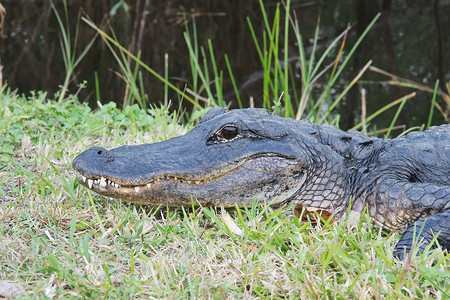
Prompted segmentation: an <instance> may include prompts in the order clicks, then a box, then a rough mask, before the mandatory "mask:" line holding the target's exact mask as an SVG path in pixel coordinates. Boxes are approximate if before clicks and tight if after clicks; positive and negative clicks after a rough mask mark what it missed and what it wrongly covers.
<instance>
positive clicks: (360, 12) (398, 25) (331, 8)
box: [0, 0, 450, 128]
mask: <svg viewBox="0 0 450 300" xmlns="http://www.w3.org/2000/svg"><path fill="white" fill-rule="evenodd" d="M1 3H2V4H3V6H4V7H5V9H6V19H5V23H4V28H3V31H2V39H1V48H0V58H1V63H2V65H3V66H4V68H3V81H6V82H7V83H8V85H9V86H10V87H11V88H13V89H17V90H18V92H20V93H27V92H29V91H30V90H44V91H47V92H48V93H49V94H50V95H53V93H55V92H56V91H57V90H58V88H59V86H61V85H62V83H63V80H64V76H65V73H66V71H65V68H64V63H63V57H62V54H61V46H60V29H59V27H58V23H57V21H56V18H55V15H54V12H53V11H52V9H51V5H50V2H49V1H24V0H22V1H20V0H9V1H2V2H1ZM55 3H56V6H57V7H58V10H59V11H60V12H61V13H63V6H62V3H63V2H62V1H55ZM67 3H68V8H69V9H68V14H69V19H70V22H71V23H70V25H69V28H71V30H72V33H74V32H75V28H76V23H75V21H76V17H77V14H78V12H79V11H80V8H81V9H82V10H83V13H84V15H85V16H87V17H89V18H90V19H92V20H93V21H94V22H95V23H96V24H99V25H100V24H103V28H106V29H105V30H108V25H107V24H106V23H105V21H106V20H108V21H109V24H110V26H111V28H112V29H113V30H114V33H115V34H116V35H117V37H118V40H119V41H120V43H121V44H122V45H124V46H126V47H127V48H128V49H129V50H130V51H131V52H133V53H137V52H138V51H139V50H140V51H141V59H142V60H143V61H144V62H145V63H146V64H148V65H149V66H151V67H152V68H153V69H154V70H156V71H157V72H159V73H160V74H164V55H165V54H166V53H167V54H168V57H169V75H170V80H171V82H173V83H174V84H175V85H176V86H178V87H179V88H180V89H184V87H185V86H188V87H190V86H191V85H192V78H191V71H190V63H189V58H188V50H187V47H186V43H185V40H184V37H183V32H184V31H185V29H186V27H185V21H186V20H187V21H188V28H189V29H190V30H192V28H193V27H192V26H193V24H194V20H195V24H196V28H197V34H198V41H199V45H201V46H205V47H206V46H207V39H211V40H212V44H213V46H214V51H215V56H216V60H217V65H218V69H221V70H224V94H225V95H226V99H225V100H226V101H227V102H228V103H230V102H231V104H232V106H236V101H235V99H234V93H233V90H232V86H231V82H230V80H229V78H228V76H227V75H228V72H227V71H226V70H227V69H226V65H225V60H224V54H225V53H226V54H228V57H229V59H230V63H231V66H232V68H233V72H234V75H235V77H236V81H237V83H238V85H239V87H240V91H241V97H242V99H243V101H244V106H248V100H249V98H250V97H252V98H253V99H254V100H255V105H256V106H260V105H261V90H262V81H261V80H258V74H259V72H260V71H261V70H262V67H261V63H260V61H259V58H258V55H257V52H256V49H255V46H254V44H253V41H252V40H251V35H250V31H249V29H248V24H247V20H246V18H247V17H249V18H250V19H251V21H252V24H253V26H254V28H255V31H256V33H257V35H259V37H260V39H261V40H262V32H263V30H264V23H263V19H262V14H261V10H260V6H259V2H258V1H181V0H180V1H176V0H174V1H150V0H137V1H119V0H115V1H112V0H108V1H94V0H91V1H81V0H79V1H75V0H68V1H67ZM264 3H265V8H266V10H267V12H268V15H269V16H270V17H273V12H274V11H275V7H276V4H277V3H278V2H277V1H264ZM291 6H292V8H293V9H292V10H293V11H295V13H296V16H297V18H298V20H299V22H300V26H301V30H302V34H303V36H304V43H305V44H306V45H307V46H310V45H311V41H312V37H313V35H314V30H315V28H316V25H317V20H318V17H319V15H320V41H319V52H320V51H323V50H324V49H325V48H326V47H327V45H328V44H329V42H330V41H331V40H332V39H333V38H335V37H336V36H338V35H339V34H340V33H341V32H342V31H343V30H344V29H345V28H346V27H347V24H351V25H352V29H351V31H350V33H349V37H348V41H347V44H346V48H345V50H346V51H348V50H349V49H350V48H351V45H352V44H353V43H354V42H355V41H356V39H357V37H358V36H359V35H360V34H361V32H362V31H363V30H364V29H365V27H366V26H367V24H369V22H370V21H371V20H372V19H373V18H374V16H375V15H376V14H377V13H378V12H381V13H382V15H381V18H380V19H379V20H378V22H377V23H376V25H375V26H374V27H373V28H372V30H371V31H370V33H369V34H368V36H367V37H366V39H365V40H364V41H363V43H362V44H361V45H360V48H359V49H358V50H357V52H356V55H355V56H354V57H353V58H352V60H351V62H350V64H349V66H348V68H347V70H346V71H345V74H343V76H342V78H341V80H340V82H339V84H338V85H337V86H336V89H337V90H339V89H343V88H344V87H345V86H346V85H347V84H348V82H350V81H351V80H352V79H353V78H354V76H355V75H356V74H357V73H358V72H359V71H360V69H361V68H362V67H363V66H364V65H365V64H366V63H367V62H368V61H369V60H370V59H371V60H373V63H372V65H373V66H376V67H378V68H380V69H383V70H385V71H387V72H390V73H393V74H395V75H397V76H399V77H403V78H407V79H409V80H412V81H414V82H417V83H420V84H422V85H425V86H428V87H431V88H432V87H433V86H434V83H435V81H436V80H437V79H439V80H440V82H441V88H442V89H443V91H444V92H446V93H447V94H448V93H449V91H447V90H446V89H445V82H449V80H450V70H449V66H450V43H449V35H448V28H450V1H448V0H447V1H444V0H441V1H436V0H410V1H400V0H399V1H395V0H392V1H387V0H383V1H356V0H343V1H292V2H291ZM282 18H283V17H282ZM93 35H94V31H93V30H92V29H91V28H90V27H89V26H88V25H86V24H85V23H83V22H82V23H81V24H80V27H79V40H78V46H79V49H83V48H84V47H85V46H86V45H87V43H88V42H89V40H90V39H91V38H92V37H93ZM291 36H292V37H293V35H291ZM290 47H291V49H292V51H291V53H290V57H291V59H292V60H291V62H292V64H293V68H294V69H295V63H296V58H295V55H296V53H297V50H295V47H296V46H295V41H294V40H292V41H290ZM78 52H80V50H78ZM118 70H119V67H118V65H117V62H116V61H115V59H114V57H113V56H112V55H111V52H110V51H109V49H108V48H107V47H106V46H105V44H104V43H103V42H102V41H101V39H97V40H96V42H95V44H94V45H93V47H92V48H91V49H90V51H89V52H88V54H87V55H86V57H85V58H84V59H83V61H82V62H81V63H80V65H79V66H78V67H77V68H76V70H75V72H74V76H73V80H72V82H71V84H70V86H69V88H70V92H71V93H74V92H76V91H77V89H78V88H77V86H78V85H79V84H80V83H81V82H83V81H87V86H86V88H84V89H83V90H81V91H80V93H79V98H80V99H82V100H85V101H89V102H90V103H91V104H92V105H95V102H96V100H97V99H96V94H95V79H94V74H95V72H96V73H97V74H98V86H99V89H100V90H99V92H100V95H101V101H103V102H106V101H115V102H117V103H118V104H119V106H120V105H121V104H122V103H123V99H124V95H125V93H126V89H125V84H124V82H123V81H122V80H121V79H120V78H119V76H118V75H117V71H118ZM255 78H256V81H254V82H253V81H251V80H250V79H255ZM387 79H388V78H387V77H385V76H382V75H380V74H377V73H374V72H370V71H369V72H367V73H366V74H364V76H363V77H362V79H361V82H360V83H359V84H358V85H357V86H356V87H355V88H353V89H352V90H351V91H350V92H349V94H348V95H347V96H346V97H345V99H344V101H343V103H342V105H341V106H340V107H339V112H340V113H341V123H340V125H341V127H342V128H349V127H351V126H352V125H353V124H354V123H355V122H357V121H358V118H359V115H360V103H361V100H360V99H361V95H360V90H361V88H364V89H366V90H367V110H368V114H370V113H371V112H374V111H375V110H376V109H378V108H380V107H382V106H383V105H385V104H387V103H389V102H391V101H393V100H395V99H398V98H400V97H402V96H404V95H406V94H408V93H410V92H412V91H413V89H411V88H406V87H397V86H391V85H388V84H371V83H370V82H372V81H378V82H379V81H385V80H387ZM324 80H327V78H324ZM142 82H143V83H144V86H145V91H146V93H147V95H148V100H149V102H151V103H160V102H162V101H163V97H164V86H163V84H162V83H161V82H159V81H158V80H156V79H155V78H154V77H153V76H152V75H150V74H148V73H147V72H145V71H143V73H142ZM170 98H171V99H172V101H173V102H174V103H175V105H174V108H176V105H177V104H178V96H177V95H176V94H175V93H171V94H170ZM430 99H431V94H429V93H427V92H423V91H420V90H419V91H418V92H417V96H416V97H415V98H414V99H413V100H411V101H408V102H407V104H406V106H405V110H404V112H403V113H402V114H401V115H400V117H399V121H398V122H397V123H399V124H406V125H407V126H415V125H421V124H422V123H425V122H426V120H427V117H428V111H429V107H430ZM438 103H439V104H440V105H441V106H442V107H443V108H444V109H447V112H446V113H447V114H449V111H448V107H449V106H450V105H449V104H448V103H445V101H444V100H443V98H442V97H438ZM394 113H395V111H394V110H392V111H391V112H389V113H388V114H386V115H384V116H383V117H381V118H377V119H376V120H375V121H374V123H376V124H377V126H378V127H379V128H381V127H384V126H387V124H389V122H390V120H391V118H392V116H393V114H394ZM433 122H434V123H442V122H444V118H443V117H442V116H441V115H440V114H439V113H435V118H434V120H433Z"/></svg>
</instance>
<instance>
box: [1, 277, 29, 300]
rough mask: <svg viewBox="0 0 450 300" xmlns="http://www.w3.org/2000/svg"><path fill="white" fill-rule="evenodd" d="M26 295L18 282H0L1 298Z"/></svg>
mask: <svg viewBox="0 0 450 300" xmlns="http://www.w3.org/2000/svg"><path fill="white" fill-rule="evenodd" d="M23 293H25V289H24V288H23V287H22V286H21V285H20V284H19V283H17V282H9V281H5V280H0V297H5V298H17V297H19V296H20V295H22V294H23Z"/></svg>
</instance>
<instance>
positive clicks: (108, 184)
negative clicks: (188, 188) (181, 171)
mask: <svg viewBox="0 0 450 300" xmlns="http://www.w3.org/2000/svg"><path fill="white" fill-rule="evenodd" d="M77 179H78V182H80V183H81V184H83V185H85V186H87V187H89V188H90V189H92V190H94V191H105V190H110V189H134V190H135V192H136V193H138V192H139V191H140V190H141V189H150V188H152V187H153V186H154V185H156V184H159V183H161V181H163V180H166V181H173V182H178V183H184V184H188V185H200V184H203V183H206V182H209V181H211V180H213V179H214V178H213V177H211V178H208V179H187V178H183V177H178V176H172V175H164V176H160V177H157V178H155V179H153V180H151V181H149V182H148V183H146V184H141V185H122V184H119V183H117V182H114V181H113V180H111V179H109V178H107V177H103V176H101V177H97V178H95V177H92V178H88V177H85V176H83V175H82V174H81V173H78V172H77Z"/></svg>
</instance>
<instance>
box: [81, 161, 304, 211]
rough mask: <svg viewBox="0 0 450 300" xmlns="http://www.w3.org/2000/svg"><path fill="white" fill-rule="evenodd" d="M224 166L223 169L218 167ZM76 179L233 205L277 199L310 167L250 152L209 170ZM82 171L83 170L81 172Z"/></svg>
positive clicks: (94, 186) (157, 198)
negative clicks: (127, 177) (233, 161)
mask: <svg viewBox="0 0 450 300" xmlns="http://www.w3.org/2000/svg"><path fill="white" fill-rule="evenodd" d="M219 170H220V171H219ZM76 173H77V180H78V182H79V183H80V184H81V185H83V186H85V187H87V188H89V189H91V190H93V191H94V192H96V193H98V194H101V195H104V196H107V197H112V198H119V199H122V200H125V201H129V202H134V203H140V204H153V205H159V204H165V205H169V206H185V205H191V204H192V200H194V201H195V200H196V201H198V203H200V204H201V205H203V206H223V207H234V206H235V205H236V204H237V205H239V206H243V205H244V204H247V205H251V203H252V201H253V200H254V199H255V198H256V199H258V201H273V200H274V199H275V198H276V202H273V203H278V202H281V201H284V200H286V199H288V198H290V197H291V196H292V195H293V194H294V193H296V192H297V191H298V189H299V188H300V187H301V185H302V184H303V182H304V180H305V178H306V176H305V174H306V170H305V169H304V167H303V166H302V165H301V164H299V162H298V161H297V160H295V159H292V158H288V157H284V156H279V155H273V154H265V155H258V156H251V157H247V158H246V159H244V160H241V161H239V162H235V163H234V164H230V165H229V166H228V168H218V169H216V170H215V171H213V172H209V173H205V174H201V176H200V174H194V173H191V174H189V173H187V174H173V173H172V174H170V173H166V174H164V173H163V174H160V175H156V176H154V177H152V178H148V179H136V180H134V182H133V180H131V179H129V180H127V179H122V180H121V179H115V178H114V177H113V176H111V177H109V176H107V175H106V174H98V175H91V176H87V174H85V173H84V172H83V170H76ZM83 173H84V174H83Z"/></svg>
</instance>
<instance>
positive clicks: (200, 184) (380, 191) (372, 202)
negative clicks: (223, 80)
mask: <svg viewBox="0 0 450 300" xmlns="http://www.w3.org/2000/svg"><path fill="white" fill-rule="evenodd" d="M72 165H73V168H74V169H75V171H76V173H77V180H78V181H79V183H80V184H81V185H83V186H85V187H87V188H89V189H91V190H93V191H95V192H96V193H98V194H101V195H105V196H109V197H112V198H120V199H123V200H125V201H129V202H134V203H140V204H152V205H160V204H163V205H167V206H190V205H192V203H193V201H194V203H198V204H200V205H202V206H218V207H235V205H237V206H239V207H243V206H244V205H247V206H251V205H252V202H253V201H260V202H264V203H270V205H273V206H275V207H281V206H283V207H286V208H287V209H289V210H290V212H291V211H294V210H295V209H296V208H298V207H305V208H316V209H320V210H323V211H327V212H331V213H332V214H333V216H334V218H335V220H337V221H340V220H345V219H346V218H352V219H354V220H355V219H357V218H359V217H361V215H362V213H363V212H367V214H368V215H369V217H370V219H371V222H373V224H374V225H375V226H377V227H381V228H383V229H385V230H387V231H396V232H399V233H400V234H402V236H401V238H400V240H399V241H398V243H397V245H396V246H395V249H394V253H393V255H394V256H396V257H398V258H400V259H403V258H404V257H405V254H406V253H409V251H411V249H412V247H413V246H414V244H415V243H417V242H419V238H420V242H419V243H418V244H419V251H424V250H425V247H426V246H427V245H429V244H431V245H430V247H437V244H439V245H440V246H441V247H442V248H443V249H446V250H447V251H448V250H449V248H450V222H449V220H450V219H449V217H450V125H448V124H446V125H441V126H436V127H431V128H429V129H428V130H426V131H423V132H412V133H409V134H408V135H406V136H404V137H399V138H395V139H386V140H383V139H380V138H376V137H368V136H366V135H364V134H362V133H360V132H357V131H354V130H352V131H348V132H345V131H342V130H340V129H338V128H336V127H333V126H329V125H323V126H319V125H316V124H314V123H311V122H309V121H307V120H301V121H296V120H293V119H289V118H283V117H280V116H276V115H273V114H271V113H269V112H268V111H267V110H264V109H260V108H259V109H258V108H248V109H236V110H231V111H228V112H227V111H226V110H225V109H223V108H213V109H210V110H209V111H208V112H207V113H206V115H205V116H204V117H203V118H202V119H201V120H200V122H199V124H198V125H197V126H196V127H195V128H194V129H192V130H191V131H189V132H188V133H187V134H185V135H183V136H179V137H176V138H172V139H169V140H167V141H163V142H159V143H153V144H144V145H136V146H121V147H118V148H115V149H112V150H106V149H104V148H101V147H93V148H90V149H88V150H85V151H84V152H82V153H81V154H79V155H78V156H77V157H76V158H75V159H74V161H73V164H72ZM255 199H256V200H255ZM195 201H198V202H195ZM347 220H348V219H347ZM436 236H437V238H436ZM436 240H437V242H438V243H436Z"/></svg>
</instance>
